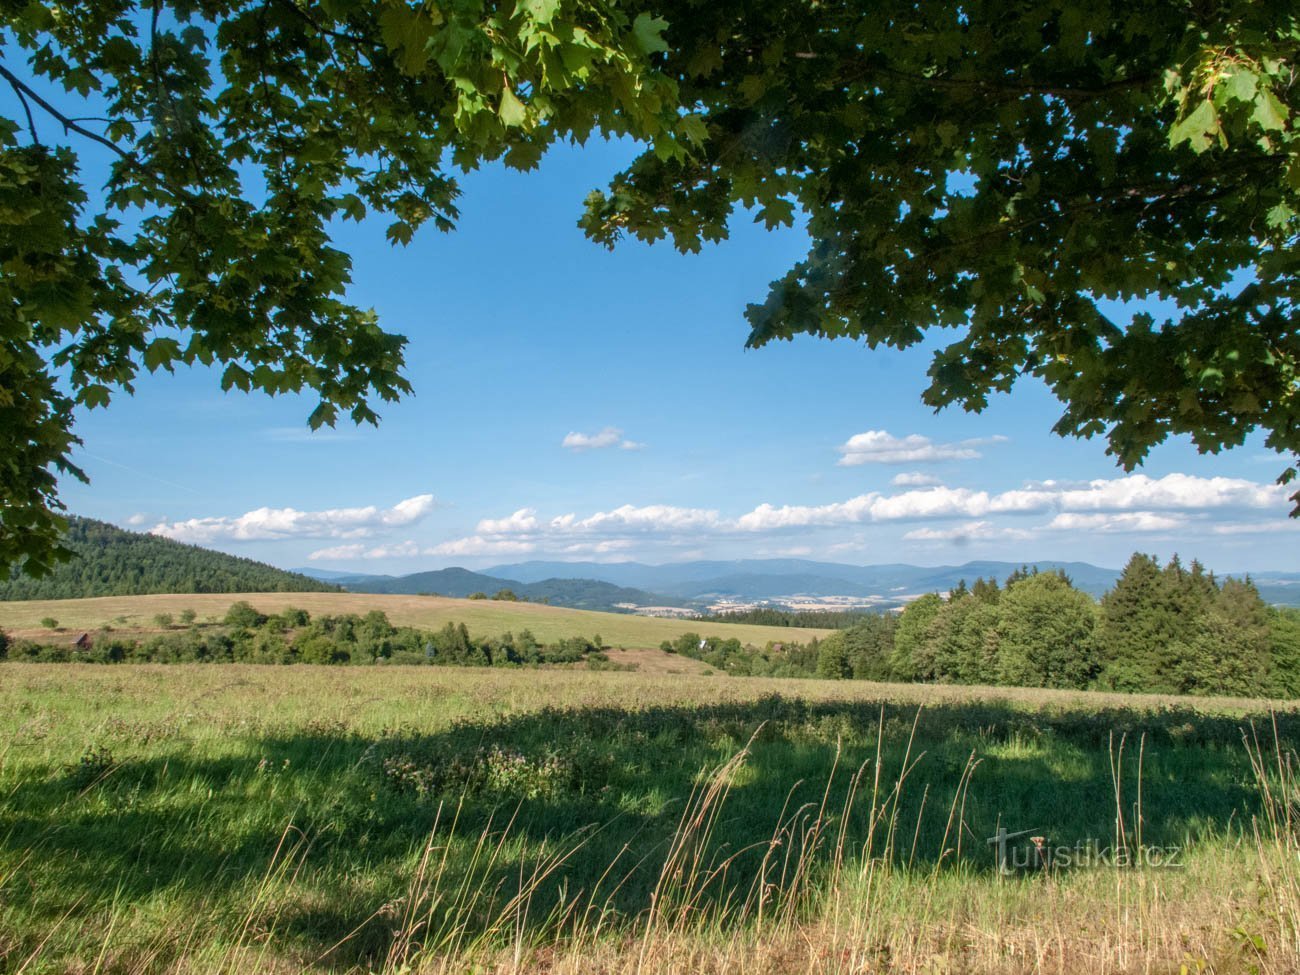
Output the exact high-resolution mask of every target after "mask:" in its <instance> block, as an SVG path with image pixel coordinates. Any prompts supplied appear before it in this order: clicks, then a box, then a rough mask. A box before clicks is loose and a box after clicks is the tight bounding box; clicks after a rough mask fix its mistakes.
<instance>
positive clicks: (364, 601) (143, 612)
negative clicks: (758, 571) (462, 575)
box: [0, 592, 832, 648]
mask: <svg viewBox="0 0 1300 975" xmlns="http://www.w3.org/2000/svg"><path fill="white" fill-rule="evenodd" d="M237 600H247V601H248V602H250V603H252V604H253V606H255V607H256V608H257V609H258V610H260V611H261V612H263V613H279V612H282V611H283V610H285V609H287V608H289V607H295V608H297V609H305V610H307V611H308V612H309V613H311V615H312V616H313V617H316V616H331V615H333V616H337V615H340V614H343V613H357V614H365V613H368V612H370V611H371V610H372V609H377V610H380V611H382V612H384V613H386V614H387V616H388V618H389V620H391V621H392V622H393V623H394V624H396V625H398V626H418V627H420V628H421V629H428V630H436V629H439V628H441V627H443V626H446V625H447V624H448V623H464V624H465V625H466V626H467V627H468V628H469V631H470V632H471V633H472V634H473V635H474V636H476V637H492V636H500V635H501V634H503V633H507V632H510V633H518V632H519V631H521V630H530V631H532V633H533V635H534V636H536V637H537V639H539V640H542V641H553V640H560V639H564V638H566V637H572V636H587V637H593V636H596V635H597V634H599V635H600V637H601V639H602V640H603V641H604V643H605V644H606V645H607V646H611V647H630V648H631V647H635V648H644V647H658V646H659V644H660V643H662V642H663V641H664V640H675V639H677V638H678V637H679V636H681V635H682V634H683V633H688V632H695V633H700V634H702V635H706V636H716V637H719V638H721V639H724V640H725V639H727V638H729V637H735V638H736V639H737V640H739V641H740V642H741V643H751V644H753V645H755V646H758V647H761V646H763V645H764V644H766V643H767V642H768V641H775V642H778V643H791V642H797V643H807V642H808V641H809V640H811V639H813V637H818V638H821V637H825V636H826V635H827V634H829V633H831V632H832V631H831V630H824V629H814V628H810V627H796V626H760V625H754V624H749V623H696V622H691V621H688V620H672V619H659V618H656V617H651V616H635V615H633V614H630V613H595V612H591V611H588V610H582V609H566V608H564V607H561V606H543V605H541V604H540V603H508V602H497V601H495V600H491V599H446V598H443V597H439V596H394V595H373V594H369V593H353V592H344V593H285V592H276V593H252V594H249V595H244V596H233V595H211V594H202V595H197V596H194V595H161V596H114V597H104V598H99V599H65V600H40V601H35V602H21V603H20V602H10V603H0V630H4V631H6V632H7V633H9V634H10V635H12V636H18V637H23V638H27V639H47V638H49V636H50V633H49V631H48V630H46V629H44V628H43V627H42V626H41V620H43V619H45V618H46V617H53V618H54V619H56V620H58V621H59V625H60V626H61V627H63V628H64V630H65V631H66V634H68V635H74V634H75V633H76V632H77V631H80V630H94V629H96V628H98V627H100V626H103V625H106V624H111V625H112V627H113V629H114V630H115V631H117V632H122V633H130V632H133V631H139V630H145V631H155V632H156V628H157V624H156V623H155V622H154V617H155V616H157V615H158V614H159V613H170V614H172V615H177V614H179V613H181V612H182V611H183V610H187V609H192V610H194V611H195V612H196V613H197V614H198V617H199V619H200V620H208V619H218V620H219V619H221V618H222V617H224V616H225V615H226V611H227V610H228V609H229V608H230V606H231V604H232V603H234V602H236V601H237Z"/></svg>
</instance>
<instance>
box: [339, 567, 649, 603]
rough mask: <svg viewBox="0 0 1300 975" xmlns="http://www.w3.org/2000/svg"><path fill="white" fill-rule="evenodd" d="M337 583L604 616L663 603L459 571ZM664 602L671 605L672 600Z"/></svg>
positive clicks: (590, 582) (565, 582)
mask: <svg viewBox="0 0 1300 975" xmlns="http://www.w3.org/2000/svg"><path fill="white" fill-rule="evenodd" d="M338 582H339V584H340V585H342V586H343V587H344V588H346V589H347V590H348V592H370V593H388V594H408V595H419V594H422V593H423V594H428V593H436V594H437V595H440V596H451V597H454V598H464V597H466V596H469V595H472V594H474V593H479V592H482V593H487V594H488V595H491V594H493V593H495V592H497V591H499V590H501V589H509V590H510V591H511V592H513V593H514V594H515V595H516V596H519V597H520V598H522V599H526V600H528V601H529V602H534V603H540V602H549V603H552V604H553V605H556V606H568V607H570V608H572V609H591V610H599V611H604V612H611V611H619V610H622V609H623V607H622V606H620V604H629V603H630V604H632V605H636V606H650V605H662V604H664V602H665V598H664V597H662V596H655V595H652V594H650V593H648V592H643V591H642V590H640V589H630V588H627V587H624V586H617V585H614V584H613V583H609V582H603V581H600V580H596V579H574V578H547V579H540V580H538V581H536V582H520V581H519V580H517V579H513V578H506V577H504V576H494V575H484V574H483V573H480V572H471V571H469V570H468V569H461V568H450V569H438V570H435V571H432V572H416V573H414V574H412V575H408V576H369V577H352V578H347V577H344V578H341V579H339V580H338ZM668 602H669V603H670V604H671V603H672V600H668Z"/></svg>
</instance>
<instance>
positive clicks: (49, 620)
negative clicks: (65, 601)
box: [41, 616, 59, 630]
mask: <svg viewBox="0 0 1300 975" xmlns="http://www.w3.org/2000/svg"><path fill="white" fill-rule="evenodd" d="M41 626H43V627H45V628H46V629H47V630H57V629H58V628H59V621H58V620H56V619H55V618H54V617H53V616H47V617H45V618H44V619H43V620H41Z"/></svg>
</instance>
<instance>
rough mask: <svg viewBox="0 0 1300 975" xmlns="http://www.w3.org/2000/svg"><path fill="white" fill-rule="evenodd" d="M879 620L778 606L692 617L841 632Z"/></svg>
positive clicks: (857, 612)
mask: <svg viewBox="0 0 1300 975" xmlns="http://www.w3.org/2000/svg"><path fill="white" fill-rule="evenodd" d="M876 616H877V614H876V613H874V612H872V611H870V610H861V609H850V610H843V609H799V610H792V609H780V608H778V607H776V606H755V607H754V608H752V609H733V610H727V611H725V612H721V613H710V614H708V615H703V616H692V617H690V621H691V622H692V623H753V624H754V625H756V626H807V627H812V628H814V629H827V630H841V629H845V628H847V627H850V626H853V625H855V624H857V623H859V622H861V621H862V620H864V619H871V618H875V617H876Z"/></svg>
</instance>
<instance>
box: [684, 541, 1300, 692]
mask: <svg viewBox="0 0 1300 975" xmlns="http://www.w3.org/2000/svg"><path fill="white" fill-rule="evenodd" d="M662 648H663V649H664V650H668V651H671V652H674V653H680V654H683V655H686V656H690V657H694V658H697V659H700V660H703V661H705V662H706V663H708V664H709V665H710V666H712V667H715V668H717V669H719V670H722V671H725V672H727V673H734V674H761V675H766V676H774V677H782V676H798V675H799V674H804V675H809V676H811V675H816V676H818V677H824V678H831V679H859V680H875V681H899V682H933V683H946V684H982V685H1000V686H1014V687H1047V688H1063V689H1078V690H1084V689H1097V690H1113V691H1127V692H1140V693H1151V694H1198V695H1208V694H1226V695H1238V696H1265V697H1284V698H1294V697H1297V696H1300V610H1295V609H1291V608H1276V607H1270V606H1268V605H1267V604H1266V603H1264V601H1263V600H1262V599H1260V597H1259V593H1258V592H1257V591H1256V589H1255V587H1254V585H1252V584H1251V582H1250V580H1249V579H1234V578H1228V579H1224V580H1222V581H1220V580H1218V579H1216V578H1215V577H1214V575H1213V574H1212V573H1208V572H1206V571H1205V569H1204V568H1203V567H1202V566H1201V565H1200V564H1199V563H1197V562H1192V563H1191V565H1190V566H1184V565H1183V564H1182V563H1181V561H1179V559H1178V558H1177V556H1175V557H1174V558H1173V559H1172V560H1171V561H1170V562H1169V563H1168V564H1166V565H1164V566H1161V565H1160V564H1159V563H1158V562H1157V561H1156V560H1155V559H1154V558H1153V557H1151V556H1149V555H1142V554H1135V555H1134V556H1133V557H1132V558H1131V559H1130V560H1129V562H1128V564H1127V565H1126V566H1125V568H1124V572H1123V575H1122V576H1121V577H1120V579H1119V581H1118V582H1117V583H1116V584H1115V587H1114V588H1113V589H1111V590H1110V591H1109V592H1107V593H1106V594H1105V595H1104V596H1103V597H1102V598H1101V600H1100V602H1098V601H1095V600H1094V599H1093V598H1092V597H1091V596H1089V595H1088V594H1087V593H1084V592H1081V591H1079V590H1078V589H1076V588H1074V586H1073V585H1072V584H1071V582H1070V580H1069V579H1068V578H1067V577H1066V576H1065V575H1063V574H1061V573H1059V572H1041V573H1039V572H1025V571H1017V572H1016V573H1014V574H1013V575H1012V576H1011V577H1009V578H1008V579H1007V580H1005V582H1004V583H1003V584H1001V585H999V583H998V581H997V580H995V579H987V580H985V579H977V580H976V581H975V582H974V584H973V585H971V586H969V587H968V586H966V585H965V584H962V585H960V586H958V587H957V588H956V589H954V590H953V591H952V592H950V593H948V594H947V595H946V596H941V595H939V594H937V593H930V594H927V595H924V596H921V597H920V598H919V599H916V600H914V601H912V602H911V603H909V604H908V606H907V608H906V609H905V610H904V611H903V612H902V613H901V614H899V615H898V616H896V617H895V616H891V615H884V614H868V615H864V616H861V617H858V618H857V619H856V620H855V621H854V622H853V623H852V624H851V625H849V626H847V627H845V628H843V629H841V630H839V631H838V632H836V633H833V634H831V635H830V636H828V637H827V638H826V639H824V640H821V641H820V642H817V643H816V644H815V645H812V646H808V647H804V646H799V645H793V644H792V645H783V646H781V647H780V648H779V649H777V648H775V647H772V646H769V647H767V648H765V649H763V650H758V649H756V648H753V647H748V648H747V647H742V646H740V644H739V642H738V641H735V640H730V641H719V640H715V639H711V638H709V637H701V636H699V635H698V634H696V633H687V634H684V635H683V636H682V637H681V638H679V639H678V640H677V641H675V642H672V643H665V644H664V645H663V647H662Z"/></svg>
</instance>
